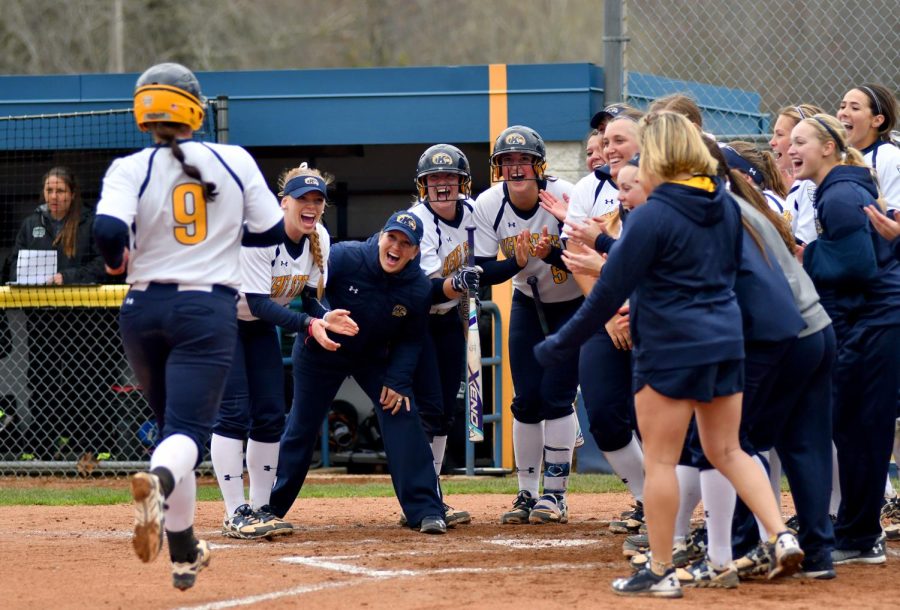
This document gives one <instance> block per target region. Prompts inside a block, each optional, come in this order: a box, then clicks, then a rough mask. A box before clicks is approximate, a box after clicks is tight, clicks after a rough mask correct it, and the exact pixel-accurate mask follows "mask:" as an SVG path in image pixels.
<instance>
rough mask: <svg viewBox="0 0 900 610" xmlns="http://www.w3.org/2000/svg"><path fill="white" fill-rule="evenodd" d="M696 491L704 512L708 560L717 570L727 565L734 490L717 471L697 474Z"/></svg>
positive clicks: (730, 558)
mask: <svg viewBox="0 0 900 610" xmlns="http://www.w3.org/2000/svg"><path fill="white" fill-rule="evenodd" d="M700 490H701V493H702V495H703V509H704V512H705V513H706V534H707V537H708V540H709V551H708V554H709V561H710V563H711V564H712V566H713V567H714V568H716V569H717V570H721V569H722V568H724V567H726V566H728V565H730V564H731V560H732V557H731V521H732V518H733V517H734V504H735V501H736V498H737V494H736V493H735V491H734V487H733V486H732V485H731V483H730V482H729V481H728V479H726V478H725V475H723V474H722V473H721V472H719V471H718V470H702V471H700Z"/></svg>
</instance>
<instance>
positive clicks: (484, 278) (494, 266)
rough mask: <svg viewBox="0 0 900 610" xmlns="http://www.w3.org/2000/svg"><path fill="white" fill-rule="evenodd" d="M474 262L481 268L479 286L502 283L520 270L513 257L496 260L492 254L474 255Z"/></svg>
mask: <svg viewBox="0 0 900 610" xmlns="http://www.w3.org/2000/svg"><path fill="white" fill-rule="evenodd" d="M475 264H476V265H478V266H479V267H481V268H482V270H483V271H482V272H481V282H480V284H479V285H480V286H493V285H494V284H502V283H503V282H505V281H506V280H508V279H510V278H511V277H512V276H514V275H515V274H517V273H518V272H519V271H521V270H522V267H519V263H517V262H516V258H515V257H511V258H507V259H504V260H502V261H498V260H497V258H496V257H492V256H476V257H475Z"/></svg>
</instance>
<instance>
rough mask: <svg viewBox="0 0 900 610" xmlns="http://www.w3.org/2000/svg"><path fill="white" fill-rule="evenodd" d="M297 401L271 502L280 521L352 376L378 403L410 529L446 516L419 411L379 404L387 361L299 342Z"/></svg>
mask: <svg viewBox="0 0 900 610" xmlns="http://www.w3.org/2000/svg"><path fill="white" fill-rule="evenodd" d="M293 361H294V402H293V406H292V408H291V412H290V415H289V416H288V421H287V426H286V429H285V431H284V436H282V437H281V449H280V455H279V459H278V472H277V475H276V479H275V487H274V488H273V489H272V498H271V500H270V504H271V506H272V508H273V509H274V512H275V514H276V515H278V516H279V517H283V516H284V515H286V514H287V512H288V510H290V508H291V505H292V504H293V503H294V500H295V499H296V498H297V494H299V493H300V489H301V488H302V487H303V481H304V480H305V479H306V474H307V473H308V472H309V466H310V463H311V462H312V455H313V451H314V449H315V444H316V437H317V436H318V434H319V430H320V429H321V428H322V422H323V421H324V420H325V417H326V416H327V415H328V409H329V408H330V407H331V402H332V400H334V397H335V395H336V394H337V392H338V389H339V388H340V386H341V384H342V383H343V381H344V379H346V378H347V377H349V376H352V377H353V378H354V379H355V380H356V382H357V383H358V384H359V386H360V388H362V390H363V391H364V392H365V393H366V395H368V396H369V398H370V399H371V400H372V402H373V404H374V405H375V413H376V414H377V417H378V423H379V426H380V427H381V434H382V438H383V439H384V450H385V453H386V454H387V461H388V470H389V471H390V474H391V481H392V482H393V484H394V492H395V493H396V494H397V499H398V500H399V501H400V506H401V508H402V509H403V514H404V515H406V518H407V520H408V522H409V525H410V526H411V527H417V526H418V525H419V524H420V523H421V521H422V519H423V518H424V517H431V516H441V517H443V516H444V504H443V501H442V500H441V497H440V492H439V491H438V479H437V475H436V474H435V473H434V466H433V457H432V454H431V449H430V448H429V446H428V440H427V439H426V438H425V432H424V431H423V430H422V424H421V422H420V420H419V412H418V409H417V408H416V406H415V401H414V400H413V401H411V402H412V406H411V409H410V410H409V411H406V410H404V409H401V410H400V411H399V412H398V413H397V414H396V415H391V414H390V412H385V411H383V410H382V408H381V404H380V403H379V400H380V397H381V388H382V383H383V380H384V363H382V362H373V361H371V360H365V359H360V361H354V360H353V359H350V358H344V357H341V356H339V355H337V354H336V353H335V354H332V353H327V354H323V353H322V352H321V351H319V353H313V352H312V350H310V349H308V348H307V347H306V346H305V345H304V343H303V340H302V337H298V340H297V341H296V342H295V343H294V352H293Z"/></svg>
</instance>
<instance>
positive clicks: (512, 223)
mask: <svg viewBox="0 0 900 610" xmlns="http://www.w3.org/2000/svg"><path fill="white" fill-rule="evenodd" d="M506 226H507V227H514V226H516V223H514V222H508V223H506Z"/></svg>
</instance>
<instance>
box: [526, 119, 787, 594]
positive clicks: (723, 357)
mask: <svg viewBox="0 0 900 610" xmlns="http://www.w3.org/2000/svg"><path fill="white" fill-rule="evenodd" d="M641 124H642V129H641V133H640V145H641V160H640V176H641V182H642V184H644V185H645V186H646V187H647V188H652V189H653V191H652V193H651V194H650V197H649V198H648V201H647V204H645V205H643V206H641V207H639V208H638V209H636V210H634V211H633V212H632V213H631V214H630V215H629V217H628V222H627V224H626V225H625V230H624V231H623V233H622V236H621V237H620V238H619V240H618V242H617V244H616V246H615V247H614V248H613V249H612V250H611V251H610V254H609V258H608V260H607V262H606V264H605V265H604V268H603V271H602V273H601V275H600V279H599V281H598V282H597V284H595V285H594V288H593V289H592V290H591V293H590V295H589V296H588V298H587V300H586V301H585V304H584V306H583V307H582V308H581V309H580V310H579V311H578V312H577V313H576V314H575V316H574V317H573V318H572V319H571V320H570V321H569V322H568V323H566V324H565V325H564V326H563V327H562V328H561V329H560V330H559V332H557V333H556V334H555V335H553V336H551V337H550V338H549V339H547V340H546V341H544V342H543V343H542V344H540V345H538V346H537V348H536V349H535V354H536V357H537V358H538V360H539V361H540V362H542V363H544V364H548V365H550V364H557V363H561V362H566V361H567V360H568V359H569V358H570V357H572V356H573V355H574V353H575V350H577V349H578V347H579V346H580V345H581V344H582V343H583V342H584V341H585V340H586V339H587V338H589V337H590V336H592V333H593V332H594V330H595V329H596V327H597V325H598V324H601V323H603V322H604V321H606V320H608V319H609V318H610V316H612V314H613V313H614V312H615V311H616V310H617V309H618V308H619V307H620V306H621V304H622V303H623V302H624V301H625V299H626V298H628V297H629V295H632V297H631V298H632V300H633V302H634V309H635V310H634V311H633V312H632V317H631V324H632V326H631V331H632V332H631V334H632V338H633V342H634V358H635V369H634V389H635V390H636V391H637V392H636V394H635V406H636V411H637V417H638V419H637V421H638V425H639V427H640V431H641V437H642V439H643V449H644V458H645V461H644V464H645V469H646V477H647V478H646V485H645V488H644V491H645V499H646V501H645V506H644V507H645V512H646V516H647V525H648V535H649V539H650V547H651V552H652V559H651V561H650V562H649V566H647V567H646V568H644V569H641V570H640V571H638V572H637V573H636V574H635V575H633V576H632V577H630V578H623V579H619V580H616V581H615V582H614V583H613V590H614V592H616V593H618V594H621V595H649V596H657V597H681V595H682V592H681V587H680V585H679V583H678V579H677V578H676V576H675V573H674V568H673V567H672V563H671V562H672V542H673V529H674V522H675V517H676V512H677V508H678V483H677V479H676V476H675V466H674V465H675V463H676V462H677V461H678V457H679V454H680V453H681V448H682V446H683V444H684V438H685V433H686V432H687V429H688V424H689V422H690V420H691V417H692V416H693V415H695V414H696V417H697V423H698V428H699V431H700V435H701V438H702V440H703V447H704V450H705V451H706V452H707V454H708V455H709V457H710V458H711V461H712V462H713V463H714V464H715V465H716V466H717V467H718V468H719V469H720V470H721V471H722V472H723V473H724V474H725V476H726V477H727V478H728V479H729V480H730V481H731V482H732V484H734V485H735V487H736V489H737V490H738V493H739V495H740V496H741V498H743V499H744V500H745V501H746V502H747V503H748V505H750V506H751V508H753V510H754V512H755V513H756V514H758V515H759V516H760V517H761V518H762V519H763V521H764V522H765V524H766V529H767V531H768V532H769V533H770V534H771V535H772V538H771V540H772V543H773V545H774V554H775V557H776V566H775V568H774V569H773V571H772V574H771V576H772V577H780V576H785V575H789V574H791V573H793V572H794V571H796V570H797V569H798V568H799V565H800V562H801V561H802V559H803V552H802V551H801V550H800V547H799V545H798V544H797V540H796V538H795V537H794V536H793V535H792V534H791V533H790V532H787V531H785V527H784V522H783V521H782V520H781V514H780V511H779V509H778V505H777V504H776V502H775V499H774V497H773V495H772V491H771V489H770V487H769V485H768V480H767V479H766V477H765V475H764V474H763V473H762V472H760V470H759V469H758V468H757V467H756V465H755V464H754V463H753V461H752V460H751V459H750V457H749V456H748V455H747V454H746V453H744V452H743V451H742V450H741V449H740V445H739V443H738V434H737V432H738V422H739V419H740V408H741V405H740V399H741V389H742V386H743V375H742V370H743V366H742V364H743V363H742V359H743V345H742V344H743V340H742V339H743V337H742V334H741V330H740V329H741V319H740V311H739V309H738V306H737V303H736V300H735V297H734V293H733V292H732V288H731V287H732V286H733V285H734V279H735V274H736V270H737V266H738V263H739V258H740V251H741V224H740V217H739V212H738V210H737V205H736V204H735V203H734V202H733V201H732V200H731V199H730V197H729V196H728V194H727V193H726V192H725V189H724V186H723V185H722V184H721V182H717V181H716V180H714V179H711V178H710V177H709V176H713V175H714V174H715V167H716V166H715V162H714V160H713V159H712V157H711V156H710V154H709V152H708V151H707V149H706V146H705V145H704V144H703V142H702V140H701V137H700V133H699V131H698V130H697V129H696V128H695V127H694V126H692V125H691V123H690V122H689V121H688V120H687V119H686V118H685V117H683V116H681V115H678V114H675V113H673V112H660V113H651V114H650V115H648V116H646V117H644V118H643V119H642V121H641ZM632 293H633V294H632ZM701 317H702V320H703V324H702V325H698V324H696V320H698V319H701Z"/></svg>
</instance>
